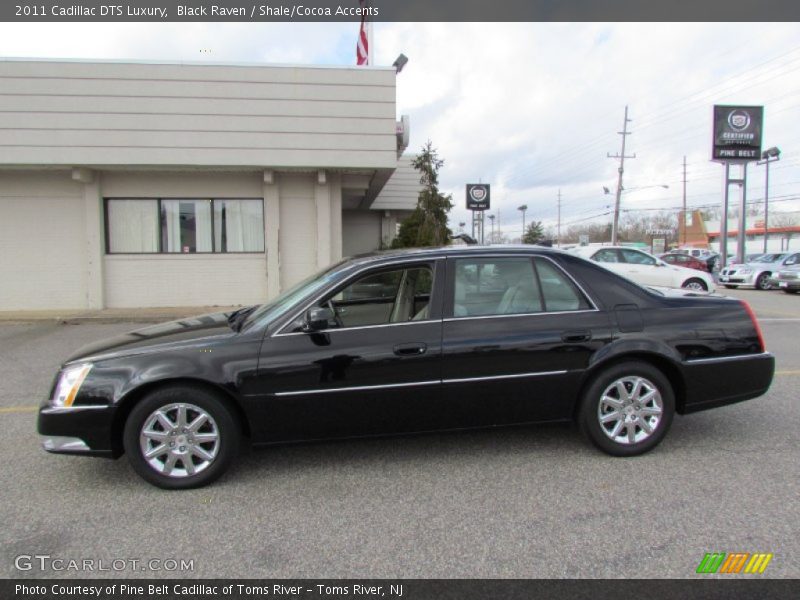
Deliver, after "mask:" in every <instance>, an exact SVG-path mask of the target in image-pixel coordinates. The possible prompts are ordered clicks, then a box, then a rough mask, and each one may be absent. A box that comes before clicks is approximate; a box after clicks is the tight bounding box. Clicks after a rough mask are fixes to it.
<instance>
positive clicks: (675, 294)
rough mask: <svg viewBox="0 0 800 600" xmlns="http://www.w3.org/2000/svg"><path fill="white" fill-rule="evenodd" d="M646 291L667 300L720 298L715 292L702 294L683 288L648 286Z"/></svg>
mask: <svg viewBox="0 0 800 600" xmlns="http://www.w3.org/2000/svg"><path fill="white" fill-rule="evenodd" d="M647 287H648V289H651V290H654V291H656V292H658V293H659V294H661V295H662V296H666V297H667V298H687V297H688V298H698V297H701V296H712V297H714V298H722V297H723V296H720V295H719V294H717V293H716V292H703V291H701V290H687V289H685V288H670V287H662V286H660V285H648V286H647Z"/></svg>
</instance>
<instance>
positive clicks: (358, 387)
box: [272, 370, 568, 397]
mask: <svg viewBox="0 0 800 600" xmlns="http://www.w3.org/2000/svg"><path fill="white" fill-rule="evenodd" d="M566 373H568V371H566V370H564V371H534V372H531V373H513V374H511V375H489V376H486V377H461V378H453V379H431V380H428V381H412V382H408V383H386V384H381V385H356V386H350V387H340V388H330V389H324V390H297V391H291V392H275V393H273V394H272V395H273V396H281V397H283V396H302V395H308V394H333V393H335V392H360V391H365V390H383V389H390V388H405V387H420V386H425V385H437V384H449V383H472V382H474V381H494V380H497V379H521V378H524V377H545V376H549V375H565V374H566Z"/></svg>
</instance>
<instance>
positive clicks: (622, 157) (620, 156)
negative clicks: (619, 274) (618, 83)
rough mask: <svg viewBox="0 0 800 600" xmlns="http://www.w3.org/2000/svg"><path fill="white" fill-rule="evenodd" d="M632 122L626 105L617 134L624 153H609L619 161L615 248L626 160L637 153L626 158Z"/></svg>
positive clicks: (615, 204)
mask: <svg viewBox="0 0 800 600" xmlns="http://www.w3.org/2000/svg"><path fill="white" fill-rule="evenodd" d="M630 121H631V119H629V118H628V107H627V105H626V106H625V120H624V121H623V122H622V131H618V132H617V133H619V134H620V135H621V136H622V153H621V154H615V155H614V156H612V155H611V154H608V153H607V154H608V158H615V159H619V169H618V172H619V179H618V180H617V198H616V200H615V202H614V221H613V222H612V225H611V244H612V245H614V246H616V245H617V238H618V237H619V236H618V230H619V203H620V200H621V199H622V174H623V173H624V172H625V159H626V158H636V154H635V153H634V154H633V155H631V156H625V140H626V138H627V137H628V136H629V135H630V134H631V132H630V131H628V123H630Z"/></svg>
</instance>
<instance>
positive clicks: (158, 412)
mask: <svg viewBox="0 0 800 600" xmlns="http://www.w3.org/2000/svg"><path fill="white" fill-rule="evenodd" d="M123 442H124V445H125V452H126V454H127V455H128V460H129V461H130V463H131V465H132V466H133V468H134V469H135V470H136V472H137V473H138V474H139V475H140V476H141V477H143V478H144V479H145V480H147V481H148V482H150V483H152V484H153V485H156V486H158V487H160V488H165V489H187V488H194V487H200V486H203V485H206V484H208V483H211V482H212V481H214V480H215V479H217V478H218V477H219V476H220V475H222V473H224V472H225V470H226V469H227V468H228V467H229V466H230V463H231V461H232V460H233V457H234V456H235V455H236V453H237V451H238V447H239V432H238V427H237V425H236V421H235V420H234V417H233V416H232V415H231V413H230V411H229V410H228V409H227V408H226V407H225V405H224V404H223V403H222V402H221V401H220V400H219V398H218V397H217V396H216V395H215V394H213V393H211V392H209V391H208V390H206V389H204V388H201V387H194V386H174V387H168V388H162V389H159V390H156V391H154V392H152V393H151V394H149V395H147V396H146V397H145V398H144V399H143V400H142V401H141V402H139V404H137V405H136V407H134V409H133V411H131V414H130V416H129V417H128V420H127V421H126V423H125V431H124V439H123Z"/></svg>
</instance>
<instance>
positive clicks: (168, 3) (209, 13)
mask: <svg viewBox="0 0 800 600" xmlns="http://www.w3.org/2000/svg"><path fill="white" fill-rule="evenodd" d="M367 10H368V18H370V19H371V20H373V21H387V22H397V21H407V22H415V21H416V22H425V21H428V22H431V21H440V22H458V21H464V22H480V21H487V22H488V21H524V22H546V21H559V22H577V21H606V22H622V21H626V22H636V21H668V22H674V21H684V22H690V21H694V22H699V21H703V22H768V21H800V2H797V0H735V1H734V0H661V1H654V0H372V2H371V3H370V5H369V6H368V8H367ZM360 11H361V8H360V4H359V3H358V1H357V0H339V1H337V0H297V1H295V0H275V1H269V0H212V1H209V0H195V1H191V0H184V1H178V0H126V1H119V0H116V1H115V0H27V1H26V0H4V1H3V2H2V3H0V20H2V21H10V22H22V21H27V22H36V21H41V22H58V21H64V22H67V21H82V22H92V21H97V22H136V21H148V22H168V21H186V22H217V21H238V22H245V21H254V22H327V21H330V22H337V21H338V22H346V21H360V20H361V12H360Z"/></svg>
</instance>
